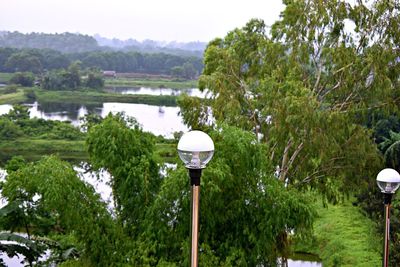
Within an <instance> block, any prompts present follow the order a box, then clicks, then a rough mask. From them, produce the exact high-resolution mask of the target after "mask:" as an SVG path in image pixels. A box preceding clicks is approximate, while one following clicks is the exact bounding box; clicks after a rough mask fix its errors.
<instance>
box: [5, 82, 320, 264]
mask: <svg viewBox="0 0 400 267" xmlns="http://www.w3.org/2000/svg"><path fill="white" fill-rule="evenodd" d="M107 90H108V91H110V92H118V93H121V94H150V95H160V94H162V95H179V94H181V93H182V92H183V90H175V89H169V88H163V89H158V88H157V89H153V88H145V87H140V88H132V87H129V88H128V87H112V88H107ZM184 92H185V93H187V94H188V95H190V96H197V97H206V92H200V90H198V89H196V88H193V89H185V90H184ZM26 105H27V106H29V111H30V117H31V118H34V117H36V118H43V119H46V120H60V121H70V122H71V123H72V124H73V125H75V126H79V125H80V124H81V121H80V118H81V117H83V116H84V115H86V114H88V113H89V112H94V113H96V114H99V115H101V116H102V117H105V116H107V114H109V113H110V112H111V113H117V112H124V113H125V114H126V115H128V116H132V117H135V118H136V120H137V121H138V123H139V124H140V125H141V126H142V128H143V130H144V131H148V132H152V133H153V134H155V135H162V136H164V137H167V138H172V137H173V133H174V132H179V131H183V132H185V131H187V130H188V128H187V126H185V125H184V124H183V121H182V118H181V116H180V115H179V111H180V110H179V107H159V106H153V105H145V104H131V103H110V102H109V103H103V104H102V105H101V106H86V105H80V104H75V103H62V104H60V103H57V104H41V103H38V102H35V103H33V104H26ZM11 109H12V106H11V105H7V104H6V105H0V115H1V114H6V113H8V111H9V110H11ZM75 169H76V171H77V172H78V173H79V175H80V176H81V178H82V179H83V180H85V181H86V182H88V183H90V184H91V185H92V186H93V187H94V188H95V190H96V191H97V192H98V193H99V194H100V195H101V196H102V198H103V200H104V201H106V202H107V203H108V207H109V210H110V211H112V209H113V201H112V194H111V188H110V187H109V185H108V184H107V182H108V181H109V179H110V176H109V174H108V173H106V172H103V173H102V174H101V176H100V177H101V179H100V180H99V179H97V176H96V175H95V174H93V173H86V174H84V172H83V169H82V167H79V166H77V167H75ZM0 177H1V170H0ZM3 205H4V204H3ZM2 258H3V259H4V260H5V261H6V264H7V266H15V267H19V266H22V265H21V264H19V261H20V260H19V259H18V258H16V257H14V258H12V259H10V258H8V257H4V255H2ZM288 265H289V267H321V266H322V264H321V263H320V262H317V261H299V260H290V259H289V260H288Z"/></svg>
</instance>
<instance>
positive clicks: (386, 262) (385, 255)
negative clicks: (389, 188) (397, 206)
mask: <svg viewBox="0 0 400 267" xmlns="http://www.w3.org/2000/svg"><path fill="white" fill-rule="evenodd" d="M383 203H384V205H385V241H384V243H383V244H384V248H383V264H382V265H383V267H388V266H389V240H390V205H391V204H392V194H387V193H384V202H383Z"/></svg>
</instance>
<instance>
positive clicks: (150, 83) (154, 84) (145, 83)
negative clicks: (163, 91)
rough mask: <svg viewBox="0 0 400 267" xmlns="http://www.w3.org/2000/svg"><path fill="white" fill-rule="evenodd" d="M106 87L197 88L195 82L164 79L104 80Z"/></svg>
mask: <svg viewBox="0 0 400 267" xmlns="http://www.w3.org/2000/svg"><path fill="white" fill-rule="evenodd" d="M105 84H106V85H110V86H118V85H119V86H121V85H123V86H132V87H140V86H142V87H150V88H172V89H191V88H197V80H186V81H175V80H166V79H159V80H153V79H129V78H116V79H106V81H105Z"/></svg>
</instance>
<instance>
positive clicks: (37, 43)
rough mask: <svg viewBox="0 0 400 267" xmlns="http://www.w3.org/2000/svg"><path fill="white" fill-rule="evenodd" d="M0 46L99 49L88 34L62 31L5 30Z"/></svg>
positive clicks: (60, 49)
mask: <svg viewBox="0 0 400 267" xmlns="http://www.w3.org/2000/svg"><path fill="white" fill-rule="evenodd" d="M0 46H1V47H14V48H42V49H53V50H58V51H62V52H64V53H76V52H85V51H93V50H97V49H99V46H98V44H97V41H96V40H95V39H94V38H93V37H91V36H88V35H83V34H73V33H62V34H49V33H35V32H32V33H29V34H23V33H20V32H7V33H6V34H4V35H2V36H1V37H0Z"/></svg>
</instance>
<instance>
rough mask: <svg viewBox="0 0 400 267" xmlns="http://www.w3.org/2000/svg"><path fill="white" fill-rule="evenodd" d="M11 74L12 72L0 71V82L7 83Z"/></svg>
mask: <svg viewBox="0 0 400 267" xmlns="http://www.w3.org/2000/svg"><path fill="white" fill-rule="evenodd" d="M13 75H14V73H5V72H0V83H8V81H10V79H11V77H12V76H13Z"/></svg>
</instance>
